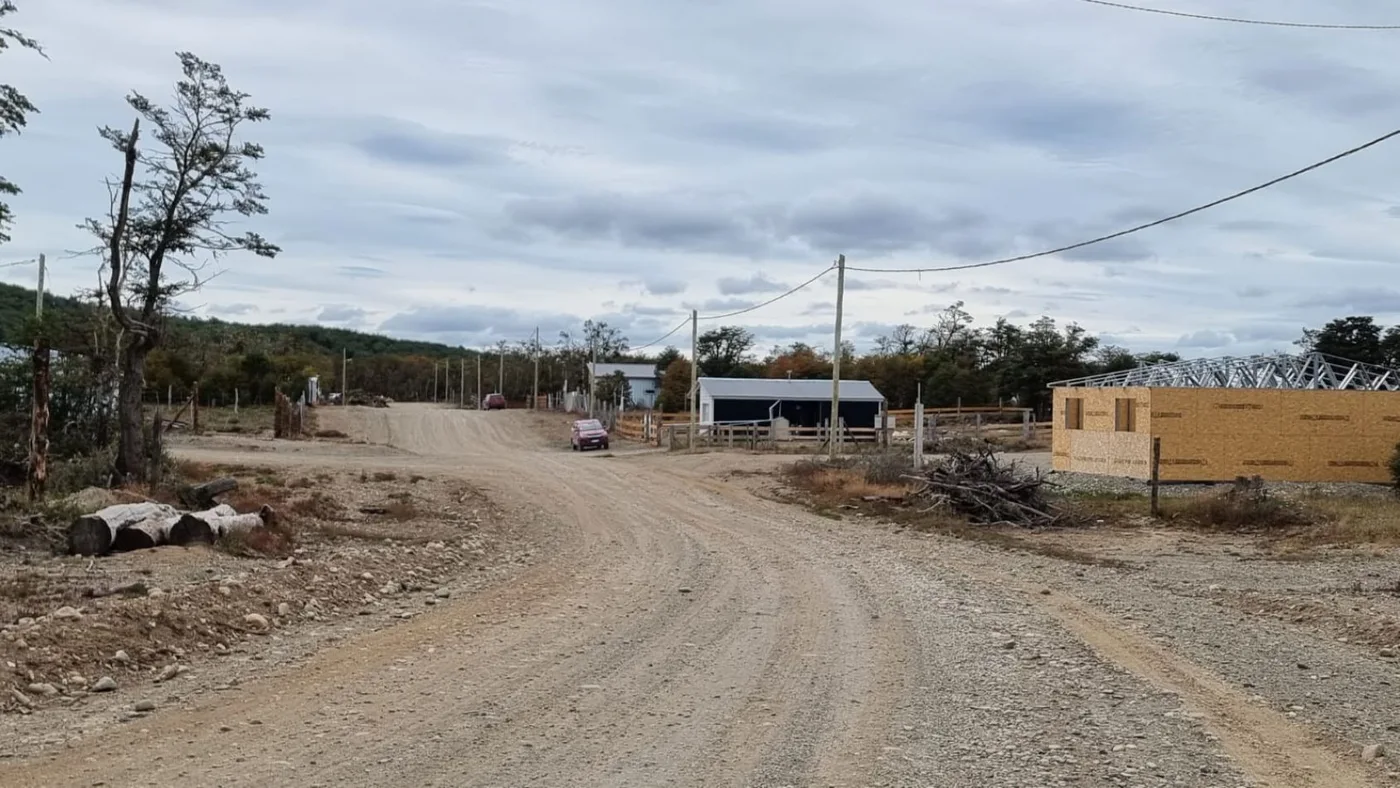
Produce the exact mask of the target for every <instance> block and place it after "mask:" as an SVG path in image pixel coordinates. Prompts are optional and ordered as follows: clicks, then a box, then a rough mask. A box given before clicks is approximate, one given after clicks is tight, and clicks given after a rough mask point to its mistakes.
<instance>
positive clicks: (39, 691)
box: [27, 682, 58, 696]
mask: <svg viewBox="0 0 1400 788" xmlns="http://www.w3.org/2000/svg"><path fill="white" fill-rule="evenodd" d="M27 689H28V690H29V691H30V692H32V693H34V694H35V695H44V696H51V695H57V694H58V687H55V686H54V685H52V684H48V683H45V682H39V683H35V684H30V685H29V687H28V688H27Z"/></svg>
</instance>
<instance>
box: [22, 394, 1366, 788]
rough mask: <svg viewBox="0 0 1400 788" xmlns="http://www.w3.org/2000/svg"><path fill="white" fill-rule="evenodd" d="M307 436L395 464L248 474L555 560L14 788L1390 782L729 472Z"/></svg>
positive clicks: (1249, 709) (405, 412)
mask: <svg viewBox="0 0 1400 788" xmlns="http://www.w3.org/2000/svg"><path fill="white" fill-rule="evenodd" d="M329 410H330V409H328V411H329ZM321 421H322V424H321V426H322V427H323V428H326V429H340V430H342V431H344V432H347V433H350V434H352V435H358V436H362V437H364V438H365V439H367V440H368V441H370V442H371V443H372V444H378V445H382V446H385V447H388V448H387V449H381V450H378V451H371V450H370V449H369V448H367V447H363V446H359V447H337V446H333V445H325V444H319V445H310V446H306V445H303V446H301V447H298V448H297V449H296V450H295V451H291V452H283V453H279V452H275V451H263V452H256V453H254V454H253V455H251V456H252V457H254V458H255V459H254V461H255V462H257V463H259V464H277V463H289V464H290V463H294V464H298V465H301V466H314V465H318V464H320V465H325V466H335V467H346V466H354V467H360V466H363V467H373V468H379V467H392V468H400V469H413V470H415V471H417V472H420V473H424V474H442V475H456V476H460V477H463V478H467V479H470V480H471V481H473V482H474V483H476V484H478V485H480V486H482V487H483V488H485V489H486V490H487V491H488V492H489V493H490V494H491V495H492V497H493V498H498V499H501V500H503V501H507V502H510V501H516V502H522V503H523V502H529V503H530V504H531V505H532V506H533V507H535V508H537V509H543V510H544V511H546V512H547V513H548V514H547V515H546V516H543V517H542V518H541V521H540V522H539V523H537V524H536V526H537V527H538V528H540V529H547V530H549V531H552V532H553V539H552V540H551V544H553V545H554V546H553V548H552V549H550V550H549V551H547V554H546V555H545V556H544V557H543V558H542V559H541V560H540V562H539V563H537V564H536V565H534V566H533V567H532V568H530V569H528V570H525V571H524V572H523V573H522V574H520V575H517V576H516V577H515V578H514V579H513V580H511V581H510V582H507V583H500V584H496V585H494V586H491V587H488V588H486V589H485V590H482V591H480V592H479V593H476V594H474V595H470V596H465V597H462V598H454V599H453V600H452V601H451V602H450V603H447V604H443V605H439V606H436V607H434V608H432V609H431V611H430V612H427V613H424V614H422V615H420V616H418V617H417V618H415V619H413V620H412V621H409V622H406V623H404V624H403V625H400V626H397V627H395V628H393V629H389V630H384V631H381V632H377V633H373V634H370V635H366V636H363V637H360V638H358V639H355V640H351V641H349V642H345V643H343V644H340V645H339V646H338V647H336V648H334V649H331V650H328V651H324V652H322V653H320V654H319V655H317V656H316V657H314V658H313V659H311V660H310V661H308V662H306V663H305V664H303V665H300V666H298V667H296V668H295V669H289V670H286V671H281V672H272V673H270V674H269V675H267V676H265V677H263V678H262V679H260V680H257V681H254V682H248V683H245V684H244V687H243V692H241V693H240V694H239V696H238V697H235V698H228V697H212V698H209V699H206V700H200V701H199V702H198V703H197V704H196V705H192V706H191V707H189V708H183V709H170V710H168V711H163V712H160V713H158V714H156V715H154V716H152V717H151V718H150V719H149V720H145V721H143V725H144V727H143V728H141V729H133V728H131V727H122V728H115V729H112V730H109V731H107V732H106V733H104V734H100V735H97V736H94V737H92V738H90V739H88V740H86V741H84V742H82V743H80V744H78V745H76V746H74V747H72V748H70V749H68V750H64V751H61V752H56V753H52V754H47V755H41V756H38V757H35V758H32V759H30V760H28V761H23V762H19V763H11V764H7V765H3V766H0V785H4V786H6V787H7V788H14V787H18V786H69V785H72V786H91V785H108V786H128V785H158V786H166V785H170V786H177V785H178V786H185V785H219V786H269V785H278V786H281V785H286V786H331V785H335V786H338V787H340V786H348V787H354V786H384V785H421V786H524V785H537V786H662V785H666V786H729V785H735V786H739V785H743V786H947V787H949V788H957V787H959V786H976V787H977V788H989V787H996V786H1007V787H1008V788H1010V787H1012V786H1014V787H1015V788H1025V787H1026V786H1120V785H1121V786H1188V787H1191V788H1196V787H1200V788H1206V787H1208V786H1209V787H1212V788H1217V787H1218V788H1231V787H1233V786H1266V785H1277V786H1331V787H1335V788H1349V787H1350V786H1364V785H1372V784H1381V783H1380V782H1373V780H1377V779H1379V777H1378V774H1379V773H1378V772H1375V771H1373V770H1372V769H1371V768H1370V767H1368V766H1365V765H1363V764H1362V763H1361V761H1360V759H1359V758H1358V757H1356V756H1354V755H1347V754H1346V753H1344V752H1340V751H1338V750H1337V749H1336V748H1334V747H1333V746H1332V745H1331V744H1329V742H1327V741H1323V740H1322V739H1321V738H1320V737H1319V735H1318V734H1317V732H1315V731H1314V730H1313V729H1311V728H1309V727H1307V726H1306V725H1305V724H1304V723H1303V722H1300V721H1298V720H1294V719H1290V718H1288V717H1287V716H1286V715H1284V714H1282V713H1279V712H1277V711H1274V710H1272V709H1271V708H1269V707H1268V706H1267V705H1265V704H1261V703H1258V702H1256V701H1255V699H1253V698H1251V697H1250V696H1249V695H1248V694H1247V691H1246V690H1244V689H1240V688H1237V687H1236V686H1235V685H1233V684H1231V683H1229V682H1227V681H1226V680H1225V679H1222V678H1220V677H1218V676H1217V675H1216V674H1215V673H1212V672H1210V671H1208V670H1207V669H1206V668H1203V667H1200V666H1199V665H1198V664H1197V663H1195V662H1191V661H1188V660H1187V659H1185V658H1184V657H1181V656H1179V655H1178V654H1176V653H1175V652H1173V651H1170V650H1169V648H1168V647H1167V646H1166V645H1164V644H1162V643H1161V642H1159V641H1157V640H1155V639H1153V638H1151V637H1149V636H1147V635H1145V634H1143V633H1142V632H1141V631H1140V630H1139V629H1135V628H1128V627H1125V626H1123V624H1122V622H1121V620H1120V619H1119V618H1118V617H1117V616H1115V615H1111V614H1109V613H1107V612H1105V608H1104V606H1103V604H1102V603H1097V602H1091V601H1088V600H1086V599H1084V598H1081V597H1079V596H1076V595H1074V594H1073V593H1071V591H1067V590H1065V589H1066V584H1063V583H1059V582H1052V581H1056V579H1057V578H1058V575H1055V574H1054V573H1047V574H1046V576H1045V577H1037V575H1036V573H1035V572H1034V571H1019V570H1020V569H1025V568H1026V566H1027V565H1025V564H1024V563H1023V564H1022V565H1020V566H1019V567H1018V566H1013V565H1001V564H999V563H998V562H997V561H996V560H994V556H995V555H996V554H995V553H993V552H991V551H987V550H983V549H981V548H978V547H975V546H971V545H965V544H955V543H948V550H947V551H946V552H945V551H941V550H938V549H921V550H920V551H902V550H900V549H895V548H893V547H891V541H890V540H891V537H890V535H889V534H888V533H886V534H883V535H879V536H878V537H876V536H871V537H865V536H863V535H862V534H861V532H860V530H859V529H856V528H852V527H850V526H849V525H848V524H843V523H837V522H833V521H831V520H828V519H825V518H822V517H819V516H816V515H813V514H809V513H806V512H803V511H800V510H797V509H795V508H793V507H790V506H786V505H783V504H780V503H776V502H773V501H768V500H763V499H761V498H758V497H755V496H753V495H751V494H750V493H748V492H746V491H745V490H743V489H741V488H740V487H738V486H735V485H730V484H726V483H724V482H721V481H719V480H718V479H717V478H716V473H715V470H716V468H715V467H712V466H715V465H716V464H719V463H723V461H724V459H723V457H722V456H711V457H709V458H700V459H696V458H689V460H690V461H688V462H679V461H672V459H671V458H669V457H665V456H657V455H648V456H638V457H627V456H621V453H620V454H619V456H608V455H606V454H585V455H577V454H572V453H570V452H568V451H567V450H566V449H564V448H563V442H562V441H557V442H555V443H558V444H559V445H553V444H551V445H544V444H543V443H542V442H541V441H540V440H539V439H538V438H537V437H536V436H535V434H534V433H533V432H532V431H531V429H530V427H529V426H528V421H527V417H526V416H525V415H524V414H515V413H510V412H506V413H479V412H470V411H453V410H441V409H436V408H430V407H415V406H406V405H405V406H395V407H393V408H390V409H380V410H372V409H348V410H347V411H344V412H342V411H332V412H326V413H323V414H322V415H321ZM200 458H201V459H208V460H221V461H228V460H236V459H238V458H239V455H238V454H237V452H236V450H232V449H231V450H230V451H228V452H222V453H221V452H217V451H205V452H204V454H203V455H202V456H201V457H200ZM242 459H243V460H244V461H247V460H249V459H250V457H249V456H242ZM930 544H935V545H936V543H929V542H926V543H924V547H925V548H927V547H928V545H930Z"/></svg>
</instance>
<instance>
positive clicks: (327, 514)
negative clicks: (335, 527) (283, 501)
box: [287, 491, 345, 520]
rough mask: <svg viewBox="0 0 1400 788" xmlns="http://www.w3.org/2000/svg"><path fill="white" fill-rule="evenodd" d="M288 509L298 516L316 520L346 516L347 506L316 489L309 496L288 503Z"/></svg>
mask: <svg viewBox="0 0 1400 788" xmlns="http://www.w3.org/2000/svg"><path fill="white" fill-rule="evenodd" d="M287 511H288V512H290V513H291V514H293V515H296V516H298V517H309V518H311V519H314V520H340V519H343V518H344V517H345V507H344V506H343V505H342V504H341V503H340V501H337V500H336V499H334V498H332V497H331V496H329V495H327V494H326V493H323V492H320V491H316V492H313V493H311V495H310V496H309V497H307V498H298V499H296V500H294V501H292V502H291V503H290V504H288V505H287Z"/></svg>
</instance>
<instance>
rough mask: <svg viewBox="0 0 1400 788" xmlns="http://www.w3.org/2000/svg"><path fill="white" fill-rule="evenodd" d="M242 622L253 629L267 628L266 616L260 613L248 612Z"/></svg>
mask: <svg viewBox="0 0 1400 788" xmlns="http://www.w3.org/2000/svg"><path fill="white" fill-rule="evenodd" d="M243 623H245V624H247V625H248V626H250V627H253V628H255V629H267V616H264V615H262V614H261V613H249V614H248V615H246V616H244V617H243Z"/></svg>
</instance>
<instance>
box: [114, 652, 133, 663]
mask: <svg viewBox="0 0 1400 788" xmlns="http://www.w3.org/2000/svg"><path fill="white" fill-rule="evenodd" d="M112 661H113V662H120V663H121V664H123V665H125V664H127V663H129V662H131V655H130V654H128V653H126V652H125V651H120V650H119V651H117V653H115V654H113V655H112Z"/></svg>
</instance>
